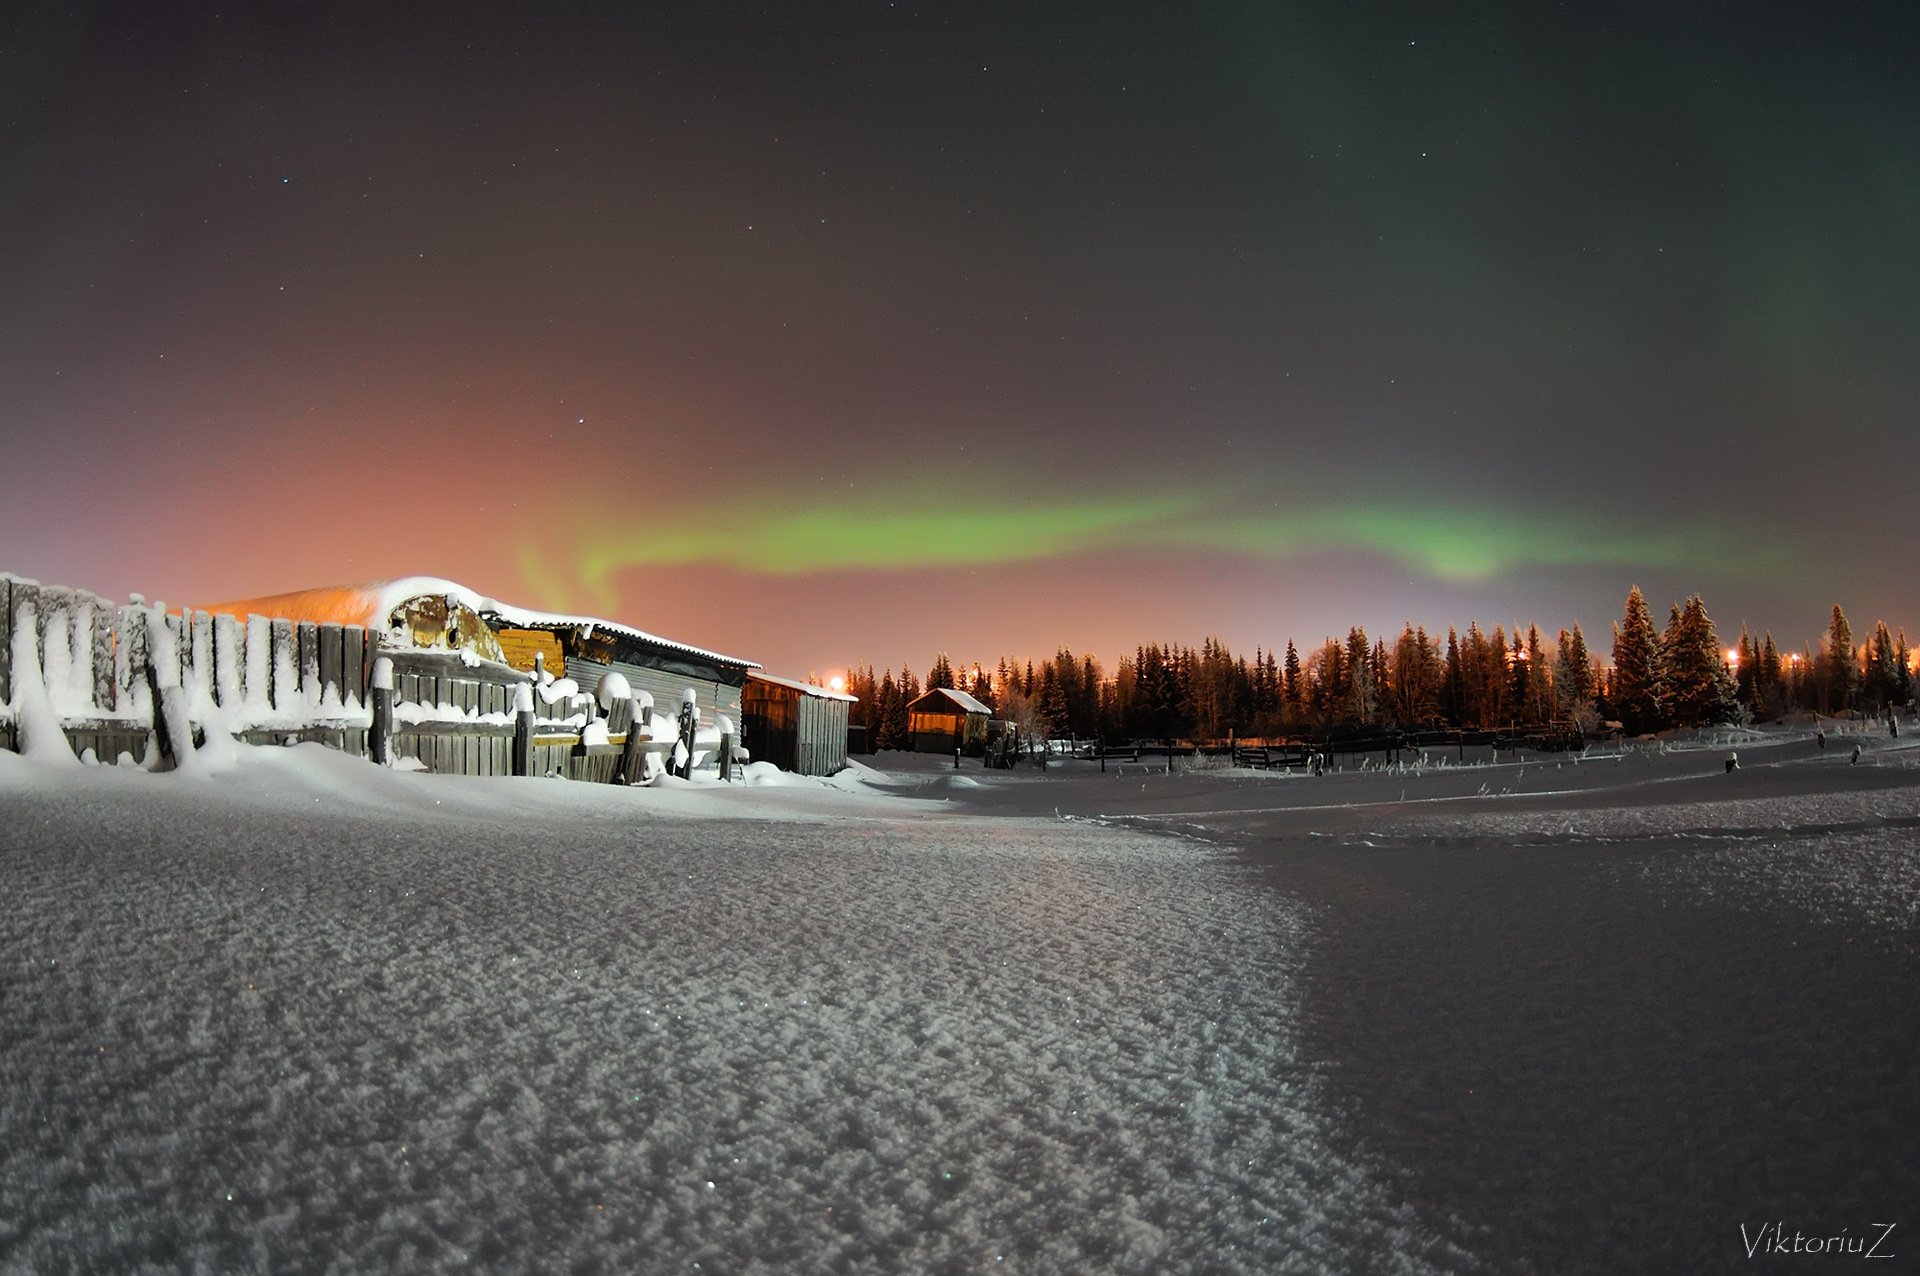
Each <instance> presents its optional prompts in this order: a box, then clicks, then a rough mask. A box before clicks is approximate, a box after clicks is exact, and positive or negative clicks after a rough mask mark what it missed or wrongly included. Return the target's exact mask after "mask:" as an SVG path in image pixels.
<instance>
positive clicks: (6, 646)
mask: <svg viewBox="0 0 1920 1276" xmlns="http://www.w3.org/2000/svg"><path fill="white" fill-rule="evenodd" d="M12 700H13V577H11V576H6V575H0V704H8V703H11V702H12Z"/></svg>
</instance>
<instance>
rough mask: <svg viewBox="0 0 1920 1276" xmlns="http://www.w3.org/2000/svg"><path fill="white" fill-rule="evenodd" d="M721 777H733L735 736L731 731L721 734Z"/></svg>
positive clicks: (728, 778) (729, 778)
mask: <svg viewBox="0 0 1920 1276" xmlns="http://www.w3.org/2000/svg"><path fill="white" fill-rule="evenodd" d="M720 778H721V779H723V780H731V779H733V736H732V734H731V733H729V732H722V733H721V735H720Z"/></svg>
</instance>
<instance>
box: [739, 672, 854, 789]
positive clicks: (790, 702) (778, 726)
mask: <svg viewBox="0 0 1920 1276" xmlns="http://www.w3.org/2000/svg"><path fill="white" fill-rule="evenodd" d="M855 703H856V701H855V699H854V697H852V696H849V695H843V694H841V693H840V692H838V691H829V690H827V689H826V688H825V687H815V686H812V685H810V684H808V683H804V682H795V681H793V680H792V679H790V678H776V677H774V676H773V675H772V674H767V673H754V672H750V673H748V674H747V684H746V686H744V687H742V688H741V689H740V739H741V742H742V743H743V744H745V745H746V746H747V753H748V754H749V755H750V756H751V757H752V758H753V760H754V761H755V762H771V763H773V764H774V765H775V766H777V767H779V768H780V769H781V770H782V771H793V772H796V773H798V774H800V775H832V774H833V773H834V772H835V771H838V770H839V769H840V768H841V767H843V766H845V765H846V764H847V714H848V712H849V710H850V709H851V707H852V706H853V705H854V704H855Z"/></svg>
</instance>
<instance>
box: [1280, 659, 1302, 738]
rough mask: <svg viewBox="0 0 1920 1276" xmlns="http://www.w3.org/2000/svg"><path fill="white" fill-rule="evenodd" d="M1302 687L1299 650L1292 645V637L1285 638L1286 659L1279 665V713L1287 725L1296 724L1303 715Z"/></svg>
mask: <svg viewBox="0 0 1920 1276" xmlns="http://www.w3.org/2000/svg"><path fill="white" fill-rule="evenodd" d="M1304 691H1305V689H1304V687H1303V686H1302V685H1301V671H1300V651H1299V649H1298V648H1296V647H1295V646H1294V645H1293V639H1291V638H1289V639H1287V659H1286V663H1285V664H1284V665H1282V666H1281V673H1280V700H1281V708H1280V712H1281V715H1282V716H1283V717H1284V718H1285V719H1286V722H1287V724H1288V725H1289V726H1298V725H1299V724H1300V721H1301V719H1302V718H1303V717H1304V716H1305V707H1306V706H1305V696H1304Z"/></svg>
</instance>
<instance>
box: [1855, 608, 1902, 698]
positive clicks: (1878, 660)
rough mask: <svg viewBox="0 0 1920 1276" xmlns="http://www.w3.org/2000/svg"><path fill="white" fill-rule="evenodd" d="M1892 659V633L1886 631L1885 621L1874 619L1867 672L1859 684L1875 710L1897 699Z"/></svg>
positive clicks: (1893, 656)
mask: <svg viewBox="0 0 1920 1276" xmlns="http://www.w3.org/2000/svg"><path fill="white" fill-rule="evenodd" d="M1894 660H1895V655H1894V649H1893V635H1892V634H1891V633H1890V632H1888V630H1887V622H1886V621H1884V620H1881V621H1876V622H1875V623H1874V626H1873V638H1872V639H1871V640H1870V641H1869V642H1868V643H1867V673H1866V678H1865V680H1864V682H1863V683H1862V686H1861V689H1862V691H1863V692H1865V695H1866V700H1867V703H1868V704H1870V705H1872V706H1873V708H1874V709H1876V710H1878V709H1881V708H1884V707H1885V706H1887V705H1890V704H1894V703H1896V702H1897V700H1898V697H1897V695H1896V686H1895V681H1896V680H1895V677H1894Z"/></svg>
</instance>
